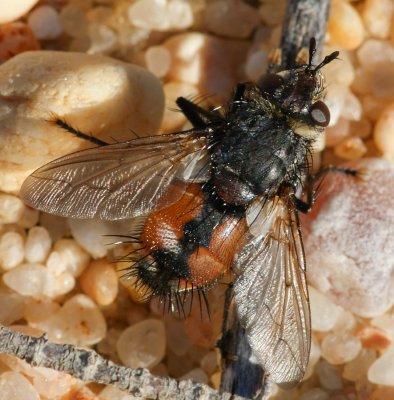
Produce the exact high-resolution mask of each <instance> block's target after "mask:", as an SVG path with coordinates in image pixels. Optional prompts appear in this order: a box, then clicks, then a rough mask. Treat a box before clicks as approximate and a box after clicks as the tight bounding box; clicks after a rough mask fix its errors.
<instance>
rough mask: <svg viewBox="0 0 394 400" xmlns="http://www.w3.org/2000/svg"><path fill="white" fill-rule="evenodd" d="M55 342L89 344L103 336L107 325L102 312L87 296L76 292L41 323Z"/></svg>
mask: <svg viewBox="0 0 394 400" xmlns="http://www.w3.org/2000/svg"><path fill="white" fill-rule="evenodd" d="M40 327H41V328H42V329H45V330H46V331H47V332H48V335H49V338H50V339H51V340H53V341H56V342H57V343H70V344H74V345H76V346H91V345H93V344H96V343H98V342H100V341H101V340H102V339H104V338H105V335H106V331H107V326H106V322H105V319H104V317H103V314H102V312H101V311H100V309H99V308H98V307H97V305H96V304H95V303H94V301H93V300H91V299H90V298H89V297H88V296H85V295H83V294H77V295H75V296H74V297H72V298H70V299H69V300H67V301H66V302H65V303H64V305H63V307H62V308H61V309H60V310H59V311H58V312H57V313H55V314H54V315H52V317H51V318H50V319H49V320H47V321H45V323H41V324H40Z"/></svg>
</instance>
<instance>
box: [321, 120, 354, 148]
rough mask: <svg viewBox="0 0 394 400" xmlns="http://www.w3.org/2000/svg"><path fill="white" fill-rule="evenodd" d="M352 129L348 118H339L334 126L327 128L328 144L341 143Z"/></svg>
mask: <svg viewBox="0 0 394 400" xmlns="http://www.w3.org/2000/svg"><path fill="white" fill-rule="evenodd" d="M349 130H350V121H349V120H348V119H346V118H339V119H338V121H337V123H336V124H335V125H333V126H328V127H327V128H326V130H325V136H326V140H325V143H326V146H327V147H333V146H336V145H337V144H339V143H341V142H342V141H343V140H344V139H345V138H346V137H347V136H348V135H349Z"/></svg>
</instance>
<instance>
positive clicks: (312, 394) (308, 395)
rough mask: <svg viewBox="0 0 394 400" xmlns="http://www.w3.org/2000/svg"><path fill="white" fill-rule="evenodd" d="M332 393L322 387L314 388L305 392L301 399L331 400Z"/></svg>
mask: <svg viewBox="0 0 394 400" xmlns="http://www.w3.org/2000/svg"><path fill="white" fill-rule="evenodd" d="M329 398H330V395H329V394H328V393H327V392H326V391H324V390H323V389H320V388H313V389H310V390H308V391H307V392H304V393H303V394H302V395H301V397H300V400H329Z"/></svg>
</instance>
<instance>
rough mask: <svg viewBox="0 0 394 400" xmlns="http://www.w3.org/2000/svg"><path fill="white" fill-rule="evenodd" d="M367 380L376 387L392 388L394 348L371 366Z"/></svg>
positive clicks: (393, 384)
mask: <svg viewBox="0 0 394 400" xmlns="http://www.w3.org/2000/svg"><path fill="white" fill-rule="evenodd" d="M368 380H369V381H370V382H372V383H376V384H378V385H387V386H394V346H391V347H390V348H389V349H388V350H387V351H385V352H384V353H383V354H382V355H381V356H380V357H379V358H378V359H377V360H375V361H374V362H373V363H372V364H371V366H370V367H369V369H368Z"/></svg>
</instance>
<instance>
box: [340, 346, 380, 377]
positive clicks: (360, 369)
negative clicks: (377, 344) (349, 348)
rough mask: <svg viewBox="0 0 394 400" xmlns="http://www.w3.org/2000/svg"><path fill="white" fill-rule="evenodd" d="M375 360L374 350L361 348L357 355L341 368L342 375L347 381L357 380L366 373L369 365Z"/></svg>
mask: <svg viewBox="0 0 394 400" xmlns="http://www.w3.org/2000/svg"><path fill="white" fill-rule="evenodd" d="M375 360H376V352H375V351H373V350H370V349H362V350H361V352H360V353H359V355H358V356H357V357H356V358H355V359H354V360H352V361H350V362H349V363H347V364H346V365H345V367H344V368H343V374H342V376H343V377H344V378H345V379H347V380H349V381H353V382H355V381H358V380H360V379H362V378H363V377H365V376H366V375H367V371H368V369H369V367H370V365H371V364H372V363H373V362H374V361H375Z"/></svg>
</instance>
